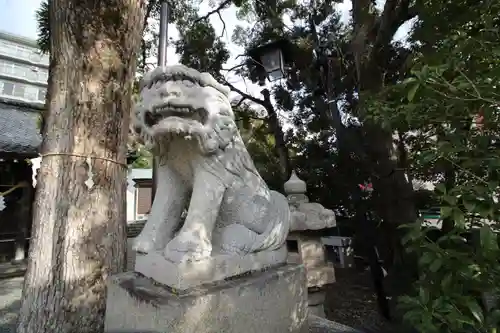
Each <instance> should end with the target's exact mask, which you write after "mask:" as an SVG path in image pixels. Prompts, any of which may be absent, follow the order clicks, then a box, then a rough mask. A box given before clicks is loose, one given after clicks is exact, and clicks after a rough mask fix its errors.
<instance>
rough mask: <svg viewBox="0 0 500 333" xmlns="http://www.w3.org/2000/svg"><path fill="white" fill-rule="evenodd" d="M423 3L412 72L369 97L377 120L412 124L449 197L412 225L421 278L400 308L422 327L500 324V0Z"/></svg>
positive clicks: (411, 133)
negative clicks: (435, 212)
mask: <svg viewBox="0 0 500 333" xmlns="http://www.w3.org/2000/svg"><path fill="white" fill-rule="evenodd" d="M419 6H420V7H419V8H420V10H421V12H420V14H419V19H420V20H419V22H418V23H417V25H416V27H415V30H414V31H413V40H414V41H418V43H415V44H414V48H415V50H416V51H417V52H414V53H413V54H414V56H413V57H412V58H411V59H409V62H411V63H412V64H413V67H412V68H413V69H412V70H411V73H409V76H408V78H406V79H405V80H404V81H402V82H401V83H399V84H396V85H392V86H388V87H386V89H384V90H383V91H382V92H381V93H380V94H378V95H376V96H371V100H370V103H368V104H367V106H368V113H369V116H370V119H371V120H373V121H377V122H380V123H382V124H383V125H384V126H385V127H386V128H390V129H392V130H394V131H398V132H399V133H404V135H405V138H406V141H405V144H406V145H407V146H406V147H407V149H408V160H409V170H408V171H409V174H410V175H411V176H412V177H413V178H414V179H419V180H425V181H432V182H433V183H434V184H436V187H435V194H436V196H437V198H438V200H439V202H440V211H441V220H440V221H439V223H435V224H433V225H430V226H427V227H426V226H425V224H424V223H423V221H420V222H421V223H417V224H413V225H408V226H405V228H406V231H407V233H406V237H405V238H404V239H403V243H404V245H405V247H406V249H407V251H408V252H409V253H411V254H414V255H415V256H416V257H417V258H418V280H417V281H416V283H415V285H414V287H415V288H414V293H413V294H410V295H406V296H404V297H401V298H400V299H399V309H400V310H401V311H402V313H403V317H404V320H405V321H406V322H407V323H408V324H410V325H411V326H412V327H413V328H415V329H416V330H417V331H418V332H422V333H424V332H425V333H434V332H436V333H441V332H490V333H493V332H497V327H498V326H499V321H500V310H499V307H498V302H497V300H498V297H499V296H500V294H499V292H500V262H499V258H500V249H499V245H498V226H499V221H500V216H499V215H500V209H499V208H500V206H499V203H498V192H499V184H500V172H499V170H500V126H499V125H500V121H499V111H500V109H499V107H500V89H499V78H500V66H499V65H500V43H499V42H498V41H499V40H500V29H499V28H500V4H499V3H498V1H482V0H477V1H467V0H458V1H453V2H451V1H435V0H425V1H422V2H421V3H420V4H419ZM460 10H463V12H464V13H467V14H466V15H465V14H464V15H462V14H460Z"/></svg>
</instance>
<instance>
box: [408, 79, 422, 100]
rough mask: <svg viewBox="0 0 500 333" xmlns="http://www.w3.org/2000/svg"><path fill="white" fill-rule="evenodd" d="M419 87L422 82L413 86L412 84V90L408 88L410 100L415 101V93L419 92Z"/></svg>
mask: <svg viewBox="0 0 500 333" xmlns="http://www.w3.org/2000/svg"><path fill="white" fill-rule="evenodd" d="M418 87H420V83H418V82H417V83H415V84H414V85H413V86H411V88H410V90H408V96H407V98H408V101H409V102H411V101H413V98H415V94H416V93H417V90H418Z"/></svg>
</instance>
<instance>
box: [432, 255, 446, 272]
mask: <svg viewBox="0 0 500 333" xmlns="http://www.w3.org/2000/svg"><path fill="white" fill-rule="evenodd" d="M442 265H443V261H442V260H441V258H436V259H435V260H434V261H433V262H432V264H431V265H430V267H429V270H430V271H431V272H432V273H436V272H437V271H438V270H439V269H440V268H441V266H442Z"/></svg>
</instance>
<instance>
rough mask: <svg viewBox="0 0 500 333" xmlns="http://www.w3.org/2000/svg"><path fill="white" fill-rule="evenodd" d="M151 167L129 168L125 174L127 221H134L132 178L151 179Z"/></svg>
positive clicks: (133, 183)
mask: <svg viewBox="0 0 500 333" xmlns="http://www.w3.org/2000/svg"><path fill="white" fill-rule="evenodd" d="M152 177H153V170H152V169H129V170H128V174H127V223H130V222H132V221H135V200H136V199H135V190H136V188H135V186H134V185H135V182H134V181H133V179H137V178H141V179H151V178H152Z"/></svg>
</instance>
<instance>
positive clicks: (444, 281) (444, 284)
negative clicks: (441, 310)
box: [441, 273, 453, 290]
mask: <svg viewBox="0 0 500 333" xmlns="http://www.w3.org/2000/svg"><path fill="white" fill-rule="evenodd" d="M452 280H453V276H452V275H451V273H448V274H446V276H445V277H444V278H443V279H442V280H441V288H443V290H446V289H447V288H448V287H449V286H450V285H451V282H452Z"/></svg>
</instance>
